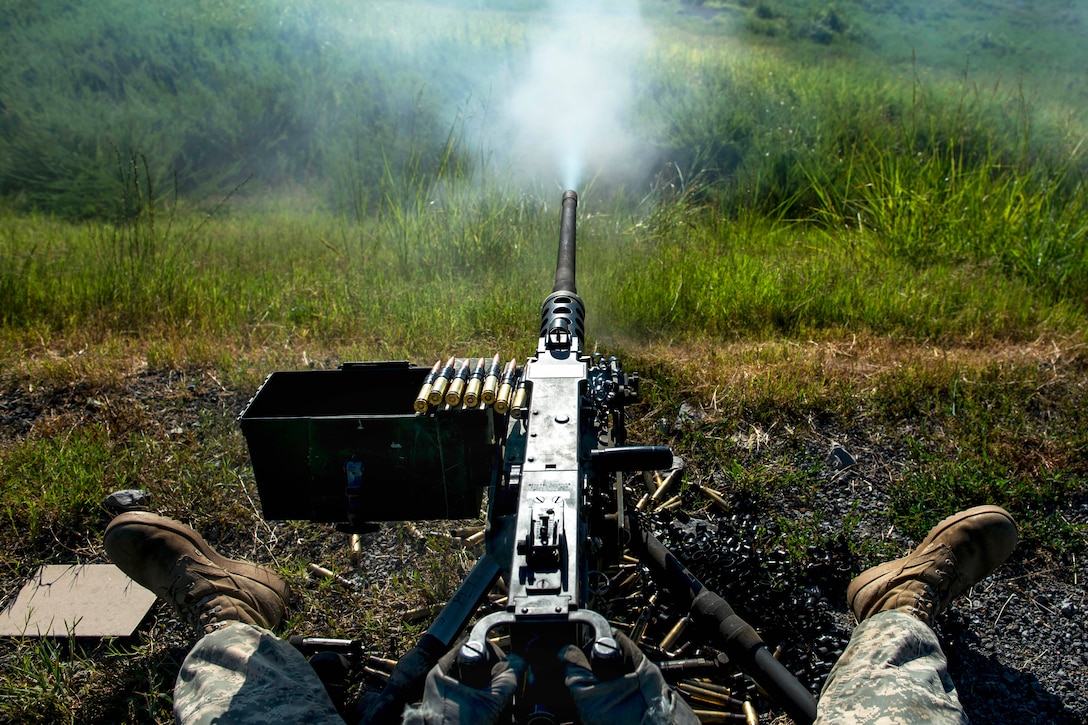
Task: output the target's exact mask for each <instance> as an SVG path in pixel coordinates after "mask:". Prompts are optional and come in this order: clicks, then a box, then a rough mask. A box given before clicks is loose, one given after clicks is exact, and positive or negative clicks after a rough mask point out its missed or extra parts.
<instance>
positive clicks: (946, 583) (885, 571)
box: [846, 506, 1017, 625]
mask: <svg viewBox="0 0 1088 725" xmlns="http://www.w3.org/2000/svg"><path fill="white" fill-rule="evenodd" d="M1016 541H1017V533H1016V522H1014V521H1013V518H1012V516H1011V515H1009V512H1008V511H1006V510H1005V509H1003V508H1001V507H1000V506H976V507H975V508H972V509H968V510H966V511H961V512H960V513H958V514H954V515H952V516H949V517H948V518H947V519H945V520H944V521H942V522H941V523H939V524H937V525H936V526H935V527H933V530H932V531H930V532H929V535H928V536H926V538H925V539H924V540H923V541H922V543H921V544H920V545H919V546H918V548H917V549H915V550H914V553H912V554H910V555H909V556H905V557H903V558H902V559H896V560H895V561H889V562H888V563H886V564H881V565H880V566H875V567H873V568H872V569H868V570H866V571H863V572H862V573H861V574H859V575H858V576H857V578H855V579H854V581H852V582H850V586H848V587H847V588H846V602H847V604H848V605H849V607H850V608H851V609H852V610H853V611H854V615H855V616H856V617H857V618H858V621H859V622H860V621H862V620H864V619H866V618H868V617H871V616H873V615H874V614H876V613H877V612H886V611H889V610H892V609H899V610H901V611H904V612H907V613H908V614H912V615H914V616H915V617H917V618H918V619H920V620H922V621H923V622H925V623H926V624H929V625H932V624H933V618H934V617H936V616H937V615H938V614H940V613H941V612H942V611H943V610H944V608H945V607H947V606H948V603H949V602H951V601H952V600H953V599H955V598H956V596H958V595H959V594H960V593H961V592H963V591H964V590H966V589H967V588H968V587H970V586H972V585H974V584H975V583H976V582H978V581H981V580H982V579H984V578H985V577H986V576H987V575H989V574H990V572H992V571H993V570H994V569H996V568H997V567H998V566H1000V565H1001V563H1002V562H1003V561H1005V559H1007V558H1008V557H1009V554H1011V553H1012V550H1013V547H1014V546H1016Z"/></svg>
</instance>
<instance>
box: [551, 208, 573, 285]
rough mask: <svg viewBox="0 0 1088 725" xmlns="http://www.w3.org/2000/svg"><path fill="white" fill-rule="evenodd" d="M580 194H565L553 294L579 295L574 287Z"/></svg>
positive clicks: (560, 221)
mask: <svg viewBox="0 0 1088 725" xmlns="http://www.w3.org/2000/svg"><path fill="white" fill-rule="evenodd" d="M577 213H578V194H577V193H576V192H574V191H570V190H567V191H565V192H563V214H562V216H561V217H560V220H559V256H558V258H557V259H556V261H555V287H553V288H552V292H569V293H571V294H578V290H577V289H576V288H575V286H574V272H575V269H574V247H575V244H576V242H577V231H576V230H577V225H576V220H575V217H576V215H577Z"/></svg>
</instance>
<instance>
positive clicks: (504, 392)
mask: <svg viewBox="0 0 1088 725" xmlns="http://www.w3.org/2000/svg"><path fill="white" fill-rule="evenodd" d="M517 374H518V368H517V364H516V363H515V362H514V361H513V360H511V361H510V362H508V363H506V368H505V369H504V370H503V371H502V384H501V385H499V392H498V393H497V394H496V395H495V412H496V413H498V414H499V415H503V414H505V413H506V412H508V411H509V410H510V398H511V397H512V396H513V394H514V381H515V379H516V378H517Z"/></svg>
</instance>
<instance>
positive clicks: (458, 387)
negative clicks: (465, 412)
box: [446, 360, 468, 408]
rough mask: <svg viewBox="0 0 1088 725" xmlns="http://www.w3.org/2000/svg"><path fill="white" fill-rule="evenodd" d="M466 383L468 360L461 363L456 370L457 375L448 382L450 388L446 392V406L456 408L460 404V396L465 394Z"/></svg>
mask: <svg viewBox="0 0 1088 725" xmlns="http://www.w3.org/2000/svg"><path fill="white" fill-rule="evenodd" d="M467 383H468V360H465V361H464V362H463V363H461V367H459V368H457V375H456V376H455V377H454V378H453V380H451V381H450V386H449V388H447V390H446V405H448V406H450V407H451V408H456V407H457V406H458V405H460V404H461V395H462V394H463V393H464V392H465V385H466V384H467Z"/></svg>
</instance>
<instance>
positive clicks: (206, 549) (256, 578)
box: [103, 511, 291, 606]
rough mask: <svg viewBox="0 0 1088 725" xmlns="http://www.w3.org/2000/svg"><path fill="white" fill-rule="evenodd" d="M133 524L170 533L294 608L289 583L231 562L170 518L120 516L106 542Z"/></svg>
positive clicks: (142, 513)
mask: <svg viewBox="0 0 1088 725" xmlns="http://www.w3.org/2000/svg"><path fill="white" fill-rule="evenodd" d="M131 524H137V525H140V526H150V527H153V528H156V529H162V530H165V531H170V532H171V533H174V534H176V535H178V536H181V537H182V538H184V539H186V540H187V541H189V542H190V543H192V544H193V546H195V547H196V549H197V550H198V551H199V552H200V553H201V554H202V555H203V556H205V557H206V558H207V559H208V561H210V562H212V563H213V564H215V565H216V566H218V567H219V568H221V569H225V570H226V571H228V572H230V573H231V574H235V575H237V576H241V577H245V578H246V579H249V580H250V581H252V582H254V583H256V584H260V585H261V586H263V587H266V588H267V589H269V590H271V591H272V592H275V593H276V595H278V596H279V597H280V599H282V600H283V603H284V605H285V606H286V605H290V603H291V598H290V597H291V591H290V589H289V588H288V586H287V582H286V581H284V580H283V579H282V578H281V577H279V576H277V575H276V574H273V573H272V572H271V571H270V570H269V569H267V568H266V567H262V566H258V565H257V564H251V563H250V562H248V561H239V560H237V559H228V558H227V557H225V556H223V555H221V554H219V553H218V552H217V551H216V550H215V549H213V548H212V547H211V545H210V544H209V543H208V542H207V541H205V540H204V537H202V536H201V535H200V534H198V533H197V532H196V531H194V530H193V529H192V528H190V527H188V526H186V525H184V524H181V523H179V522H177V521H174V520H173V519H169V518H166V517H165V516H159V515H158V514H153V513H150V512H147V511H129V512H126V513H123V514H120V515H118V516H116V517H115V518H114V519H113V520H112V521H110V523H109V525H108V526H106V531H105V533H104V534H103V539H105V538H106V537H108V536H109V534H110V532H111V531H113V530H114V529H116V528H119V527H121V526H128V525H131Z"/></svg>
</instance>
